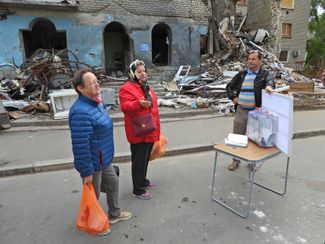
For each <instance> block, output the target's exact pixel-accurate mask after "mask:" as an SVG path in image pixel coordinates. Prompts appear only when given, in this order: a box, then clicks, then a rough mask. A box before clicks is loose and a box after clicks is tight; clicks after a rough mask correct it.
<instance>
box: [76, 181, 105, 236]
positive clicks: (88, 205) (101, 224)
mask: <svg viewBox="0 0 325 244" xmlns="http://www.w3.org/2000/svg"><path fill="white" fill-rule="evenodd" d="M108 228H109V221H108V217H107V215H106V214H105V212H104V210H103V209H102V207H101V206H100V204H99V202H98V200H97V198H96V194H95V191H94V188H93V185H92V184H91V183H89V184H84V186H83V189H82V195H81V201H80V208H79V214H78V217H77V229H78V230H82V231H86V232H87V233H89V234H92V235H96V234H98V233H99V232H102V231H104V230H107V229H108Z"/></svg>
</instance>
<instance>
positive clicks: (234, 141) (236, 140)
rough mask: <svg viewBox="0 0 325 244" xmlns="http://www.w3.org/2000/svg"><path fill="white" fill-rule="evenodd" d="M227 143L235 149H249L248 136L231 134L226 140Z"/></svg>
mask: <svg viewBox="0 0 325 244" xmlns="http://www.w3.org/2000/svg"><path fill="white" fill-rule="evenodd" d="M225 143H226V145H228V146H233V147H247V145H248V137H247V136H246V135H239V134H233V133H230V134H229V135H228V136H227V138H225Z"/></svg>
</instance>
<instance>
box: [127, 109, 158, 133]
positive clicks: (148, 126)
mask: <svg viewBox="0 0 325 244" xmlns="http://www.w3.org/2000/svg"><path fill="white" fill-rule="evenodd" d="M131 121H132V128H133V134H134V136H143V135H146V134H149V133H151V132H153V131H154V130H155V129H156V124H155V121H154V120H153V117H152V114H151V113H147V114H143V115H140V116H137V117H134V118H132V119H131Z"/></svg>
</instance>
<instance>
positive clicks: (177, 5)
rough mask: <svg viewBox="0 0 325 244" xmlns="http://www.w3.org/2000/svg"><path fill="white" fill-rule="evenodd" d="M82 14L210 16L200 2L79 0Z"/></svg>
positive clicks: (172, 0)
mask: <svg viewBox="0 0 325 244" xmlns="http://www.w3.org/2000/svg"><path fill="white" fill-rule="evenodd" d="M79 3H80V4H79V10H80V11H82V12H98V11H103V12H106V13H112V14H115V15H128V14H133V15H144V16H165V17H183V18H206V17H208V16H210V12H209V10H208V8H207V6H206V5H205V4H204V3H203V1H202V0H142V1H139V0H111V1H107V0H106V1H105V0H79Z"/></svg>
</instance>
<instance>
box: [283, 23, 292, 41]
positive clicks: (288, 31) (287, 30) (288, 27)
mask: <svg viewBox="0 0 325 244" xmlns="http://www.w3.org/2000/svg"><path fill="white" fill-rule="evenodd" d="M291 30H292V24H289V23H282V35H281V36H282V37H286V38H290V37H291Z"/></svg>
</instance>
